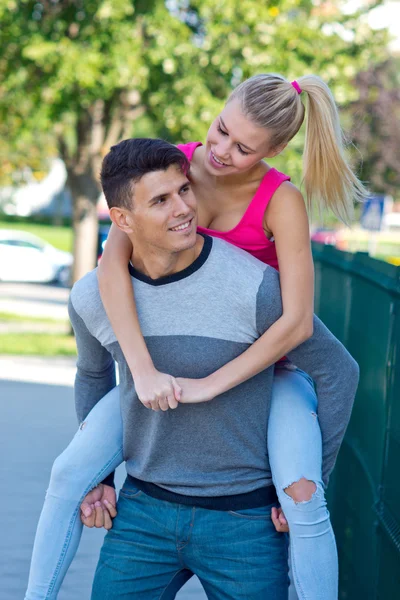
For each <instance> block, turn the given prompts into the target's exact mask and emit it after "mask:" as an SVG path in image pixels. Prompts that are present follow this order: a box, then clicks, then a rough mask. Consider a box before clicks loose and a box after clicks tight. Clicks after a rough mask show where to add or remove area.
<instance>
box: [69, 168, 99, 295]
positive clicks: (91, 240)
mask: <svg viewBox="0 0 400 600" xmlns="http://www.w3.org/2000/svg"><path fill="white" fill-rule="evenodd" d="M68 179H69V185H70V187H71V192H72V206H73V214H72V222H73V230H74V250H73V252H74V265H73V270H72V283H74V282H75V281H77V280H78V279H80V278H81V277H83V276H84V275H85V274H86V273H87V272H88V271H91V270H92V269H93V268H94V267H95V266H96V264H97V235H98V220H97V200H98V197H99V194H100V189H99V186H98V183H97V181H96V180H95V179H94V177H93V176H92V175H91V173H89V172H86V173H83V174H76V173H74V172H73V171H69V172H68Z"/></svg>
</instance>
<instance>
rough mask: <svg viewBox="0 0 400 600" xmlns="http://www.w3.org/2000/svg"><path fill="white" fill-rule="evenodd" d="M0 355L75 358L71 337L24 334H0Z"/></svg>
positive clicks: (74, 346)
mask: <svg viewBox="0 0 400 600" xmlns="http://www.w3.org/2000/svg"><path fill="white" fill-rule="evenodd" d="M0 354H11V355H16V354H18V355H20V356H28V355H30V356H32V355H36V356H76V343H75V338H74V336H73V335H65V334H63V335H61V334H47V333H24V334H23V335H15V334H11V333H5V334H0Z"/></svg>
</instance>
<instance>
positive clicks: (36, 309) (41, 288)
mask: <svg viewBox="0 0 400 600" xmlns="http://www.w3.org/2000/svg"><path fill="white" fill-rule="evenodd" d="M68 296H69V289H68V288H63V287H59V286H55V285H47V284H46V285H45V284H35V283H0V312H8V313H15V314H19V315H28V316H31V317H46V318H48V319H63V320H67V319H68V310H67V303H68Z"/></svg>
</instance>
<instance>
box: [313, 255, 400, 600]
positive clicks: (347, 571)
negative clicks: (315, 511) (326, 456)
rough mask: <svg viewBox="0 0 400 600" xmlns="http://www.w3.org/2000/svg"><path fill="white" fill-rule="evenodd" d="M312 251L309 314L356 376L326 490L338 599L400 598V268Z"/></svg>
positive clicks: (350, 256) (367, 257)
mask: <svg viewBox="0 0 400 600" xmlns="http://www.w3.org/2000/svg"><path fill="white" fill-rule="evenodd" d="M313 254H314V261H315V271H316V296H315V302H316V313H317V314H318V315H319V317H320V318H321V319H322V320H323V321H324V323H325V324H326V325H327V327H329V329H330V330H331V331H332V332H333V333H334V334H335V335H336V336H337V337H338V338H339V339H340V340H341V341H342V342H343V343H344V344H345V346H346V347H347V348H348V350H349V352H350V353H351V354H352V355H353V356H354V358H355V359H356V360H357V362H358V364H359V365H360V372H361V378H360V385H359V389H358V393H357V398H356V402H355V405H354V410H353V414H352V418H351V422H350V425H349V428H348V430H347V432H346V437H345V440H344V442H343V446H342V448H341V451H340V454H339V457H338V460H337V464H336V467H335V470H334V473H333V474H332V478H331V482H330V485H329V491H328V497H329V505H330V510H331V515H332V520H333V525H334V529H335V533H336V539H337V543H338V551H339V560H340V594H339V598H340V599H341V600H344V599H346V600H392V599H393V600H394V599H398V598H400V267H395V266H393V265H391V264H387V263H385V262H382V261H378V260H375V259H372V258H370V257H369V256H368V255H367V254H364V253H356V254H350V253H346V252H341V251H339V250H336V249H335V248H333V247H330V246H322V245H321V244H314V246H313ZM396 358H397V360H396Z"/></svg>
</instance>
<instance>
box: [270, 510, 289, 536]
mask: <svg viewBox="0 0 400 600" xmlns="http://www.w3.org/2000/svg"><path fill="white" fill-rule="evenodd" d="M271 519H272V522H273V524H274V525H275V529H276V530H277V531H278V532H279V533H288V531H289V525H288V522H287V521H286V517H285V515H284V513H283V510H282V509H281V508H275V507H274V508H273V509H272V511H271Z"/></svg>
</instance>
